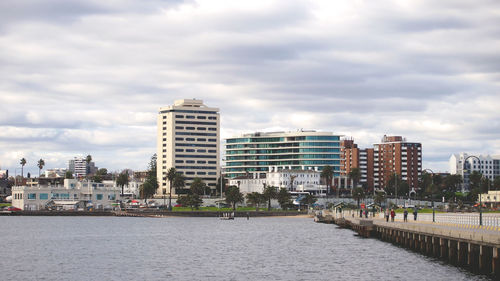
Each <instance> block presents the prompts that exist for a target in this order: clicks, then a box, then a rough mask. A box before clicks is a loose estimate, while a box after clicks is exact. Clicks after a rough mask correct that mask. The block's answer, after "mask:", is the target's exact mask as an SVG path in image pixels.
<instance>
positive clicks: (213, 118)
mask: <svg viewBox="0 0 500 281" xmlns="http://www.w3.org/2000/svg"><path fill="white" fill-rule="evenodd" d="M208 120H217V117H215V116H208Z"/></svg>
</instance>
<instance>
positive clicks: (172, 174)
mask: <svg viewBox="0 0 500 281" xmlns="http://www.w3.org/2000/svg"><path fill="white" fill-rule="evenodd" d="M176 175H177V170H176V169H175V168H174V167H172V168H170V169H168V171H167V179H168V181H169V183H170V184H169V188H170V192H169V194H168V210H169V211H172V187H173V186H174V180H175V176H176Z"/></svg>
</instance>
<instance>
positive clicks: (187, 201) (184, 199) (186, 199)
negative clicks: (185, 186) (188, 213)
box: [177, 194, 203, 210]
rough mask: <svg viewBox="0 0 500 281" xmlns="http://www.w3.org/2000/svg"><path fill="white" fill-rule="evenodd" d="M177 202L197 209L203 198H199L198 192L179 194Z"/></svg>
mask: <svg viewBox="0 0 500 281" xmlns="http://www.w3.org/2000/svg"><path fill="white" fill-rule="evenodd" d="M177 203H178V204H181V205H182V206H188V207H190V208H191V210H194V209H196V210H198V209H199V208H200V206H201V205H202V204H203V199H201V197H200V195H198V194H186V195H182V196H179V198H177Z"/></svg>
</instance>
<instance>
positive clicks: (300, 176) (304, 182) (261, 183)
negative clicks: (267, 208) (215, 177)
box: [229, 167, 326, 194]
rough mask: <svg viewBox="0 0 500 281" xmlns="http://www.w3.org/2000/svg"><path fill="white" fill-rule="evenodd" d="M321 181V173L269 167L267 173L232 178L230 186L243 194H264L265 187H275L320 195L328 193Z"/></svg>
mask: <svg viewBox="0 0 500 281" xmlns="http://www.w3.org/2000/svg"><path fill="white" fill-rule="evenodd" d="M320 179H321V172H319V171H317V170H312V169H308V170H300V169H287V168H281V167H269V172H267V173H262V172H260V173H250V174H248V175H247V176H241V177H236V178H232V179H230V180H229V185H234V186H238V187H239V188H240V192H242V193H250V192H259V193H262V192H263V191H264V187H265V186H275V187H277V188H285V189H287V190H288V191H307V192H311V193H315V194H319V193H325V192H326V186H324V185H321V184H320Z"/></svg>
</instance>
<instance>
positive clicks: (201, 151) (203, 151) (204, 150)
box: [197, 149, 207, 153]
mask: <svg viewBox="0 0 500 281" xmlns="http://www.w3.org/2000/svg"><path fill="white" fill-rule="evenodd" d="M197 152H200V153H206V152H207V150H206V149H198V151H197Z"/></svg>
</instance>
